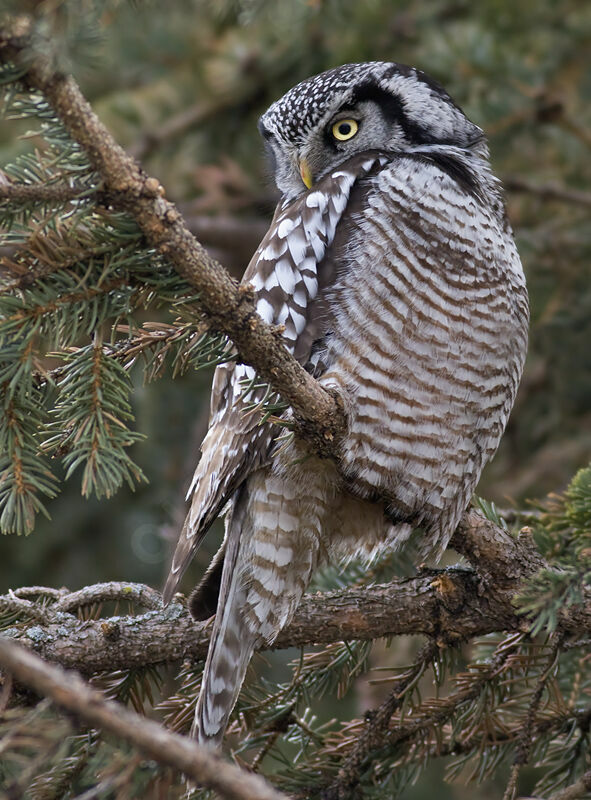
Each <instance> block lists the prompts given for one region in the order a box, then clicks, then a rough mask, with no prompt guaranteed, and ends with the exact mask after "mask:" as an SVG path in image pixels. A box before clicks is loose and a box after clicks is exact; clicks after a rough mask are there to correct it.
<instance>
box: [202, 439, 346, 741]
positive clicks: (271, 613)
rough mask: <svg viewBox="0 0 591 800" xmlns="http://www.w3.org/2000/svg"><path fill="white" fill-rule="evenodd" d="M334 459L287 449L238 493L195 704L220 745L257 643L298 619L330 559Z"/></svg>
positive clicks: (206, 733)
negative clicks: (326, 541)
mask: <svg viewBox="0 0 591 800" xmlns="http://www.w3.org/2000/svg"><path fill="white" fill-rule="evenodd" d="M291 458H292V459H293V453H292V455H291ZM326 464H327V462H320V461H319V459H310V460H309V461H307V462H305V463H303V464H297V465H294V464H293V461H292V462H290V461H289V456H287V455H285V456H284V458H283V461H282V462H278V461H277V460H276V461H275V463H274V465H273V467H267V468H264V469H260V470H258V471H256V472H254V473H252V474H251V475H250V476H249V477H248V478H247V480H246V481H245V483H244V484H243V485H242V487H241V489H240V490H239V492H238V496H237V498H236V502H235V504H234V507H233V509H232V511H231V515H230V516H229V519H228V524H227V533H226V539H225V547H226V552H225V556H224V560H223V569H222V578H221V586H220V596H219V601H218V606H217V613H216V618H215V622H214V627H213V632H212V639H211V644H210V648H209V652H208V655H207V661H206V664H205V671H204V674H203V684H202V687H201V693H200V695H199V699H198V701H197V708H196V711H195V723H194V726H193V734H194V735H195V736H196V737H197V739H198V740H199V741H200V742H201V743H207V744H209V745H211V746H214V747H215V746H219V745H220V743H221V741H222V739H223V735H224V731H225V729H226V726H227V723H228V719H229V717H230V714H231V712H232V709H233V707H234V704H235V702H236V699H237V697H238V693H239V691H240V687H241V686H242V682H243V680H244V676H245V674H246V669H247V667H248V664H249V662H250V659H251V657H252V654H253V652H254V650H255V648H256V647H257V646H258V645H259V644H262V643H263V642H266V643H268V644H271V643H272V642H273V641H274V640H275V638H276V637H277V635H278V634H279V632H280V631H281V629H282V628H283V627H284V626H285V625H286V624H287V623H288V622H289V621H290V620H291V618H292V616H293V613H294V611H295V609H296V607H297V605H298V603H299V601H300V599H301V597H302V594H303V593H304V591H305V589H306V587H307V586H308V583H309V582H310V578H311V576H312V573H313V571H314V570H315V568H316V566H317V565H318V562H319V560H321V559H322V558H323V554H324V548H323V546H322V544H321V535H322V530H323V527H325V523H326V520H327V518H328V516H330V514H332V513H334V498H335V496H336V492H335V486H334V481H333V478H334V476H333V475H332V473H331V474H330V476H329V475H328V474H327V467H326ZM329 472H330V470H329Z"/></svg>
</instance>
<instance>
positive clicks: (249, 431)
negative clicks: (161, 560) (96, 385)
mask: <svg viewBox="0 0 591 800" xmlns="http://www.w3.org/2000/svg"><path fill="white" fill-rule="evenodd" d="M383 159H384V157H383V156H381V155H380V154H378V153H375V154H364V155H362V156H356V157H354V158H352V159H351V160H350V161H348V162H347V163H345V164H344V165H341V166H340V167H339V169H338V170H336V171H335V172H333V173H331V174H329V175H327V176H326V177H325V178H323V179H322V180H321V181H320V182H319V183H318V184H317V186H315V187H314V188H313V189H312V190H310V191H309V192H306V193H305V194H303V195H301V196H300V197H298V198H296V199H295V200H294V201H291V202H284V203H283V204H281V205H279V206H278V208H277V211H276V213H275V217H274V219H273V222H272V224H271V227H270V228H269V231H268V232H267V234H266V235H265V237H264V239H263V241H262V242H261V244H260V246H259V248H258V249H257V251H256V253H255V254H254V256H253V258H252V260H251V262H250V264H249V266H248V269H247V270H246V272H245V274H244V278H243V283H251V284H252V285H253V287H254V290H255V296H256V310H257V312H258V313H259V314H260V316H261V317H262V318H263V319H264V320H265V322H268V323H272V324H275V325H283V326H284V327H285V330H284V332H283V338H284V341H285V346H286V347H287V348H288V350H289V351H290V352H291V353H294V355H295V356H296V358H298V360H299V361H300V362H301V363H306V362H307V361H308V358H309V356H310V352H311V349H312V345H313V342H314V339H315V338H316V335H317V327H318V326H317V324H316V323H315V322H314V321H313V320H312V319H311V318H312V308H313V306H314V300H315V299H316V297H317V295H318V289H319V281H320V282H321V283H322V282H324V283H325V282H326V280H327V277H326V276H323V275H322V269H321V268H322V262H323V259H324V256H325V254H326V252H327V249H328V248H329V247H330V245H331V243H332V241H333V239H334V236H335V231H336V228H337V225H338V222H339V220H340V219H341V216H342V214H343V212H344V210H345V208H346V207H347V203H348V200H349V195H350V193H351V189H352V188H353V186H354V184H355V182H356V181H357V180H358V179H359V178H361V177H363V176H365V175H367V174H368V173H369V172H370V171H371V170H372V169H373V168H374V166H376V165H377V164H378V163H381V162H382V161H383ZM316 316H317V312H316ZM254 377H255V371H254V370H253V368H252V367H249V366H247V365H246V364H234V363H232V364H231V363H228V364H224V365H222V366H220V367H218V368H217V370H216V372H215V376H214V382H213V389H212V399H211V414H210V424H209V429H208V432H207V435H206V436H205V439H204V440H203V443H202V446H201V452H202V455H201V460H200V461H199V464H198V466H197V469H196V471H195V475H194V477H193V481H192V483H191V486H190V488H189V492H188V495H187V496H188V497H190V496H192V500H191V508H190V510H189V513H188V515H187V518H186V520H185V523H184V525H183V529H182V531H181V535H180V537H179V541H178V544H177V547H176V550H175V553H174V557H173V561H172V566H171V568H170V573H169V576H168V579H167V581H166V585H165V587H164V592H163V599H164V602H165V603H168V602H169V601H170V599H171V597H172V595H173V593H174V591H175V590H176V587H177V586H178V583H179V581H180V579H181V576H182V574H183V572H184V571H185V569H186V568H187V566H188V565H189V563H190V561H191V559H192V558H193V555H194V553H195V550H196V549H197V547H198V545H199V543H200V542H201V540H202V539H203V536H204V535H205V534H206V533H207V530H208V528H209V527H210V525H211V524H212V522H213V521H214V519H215V518H216V517H217V516H218V514H219V513H220V511H221V510H222V508H223V507H224V505H225V504H226V502H227V501H228V500H229V499H230V498H231V497H232V495H233V494H234V492H235V491H236V490H237V489H238V488H239V486H240V485H241V484H242V483H243V481H244V480H245V479H246V478H247V477H248V475H249V474H250V472H252V471H253V470H254V469H256V468H257V467H259V466H260V465H261V464H262V463H264V461H265V459H266V458H267V455H268V451H269V447H270V444H271V442H272V440H273V436H274V431H273V426H272V425H269V424H265V425H259V424H258V418H257V415H256V414H252V413H251V414H249V413H245V410H246V407H245V402H244V399H243V395H244V388H245V385H247V384H248V383H249V382H250V381H251V380H252V379H253V378H254ZM256 399H260V398H257V395H256V393H255V394H254V395H253V393H252V392H251V393H250V394H249V397H248V402H249V403H252V401H253V400H256Z"/></svg>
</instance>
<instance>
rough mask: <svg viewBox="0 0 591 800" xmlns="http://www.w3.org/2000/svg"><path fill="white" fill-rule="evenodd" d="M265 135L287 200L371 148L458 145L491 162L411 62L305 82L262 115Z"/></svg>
mask: <svg viewBox="0 0 591 800" xmlns="http://www.w3.org/2000/svg"><path fill="white" fill-rule="evenodd" d="M259 130H260V132H261V134H262V136H263V138H264V139H265V141H266V144H267V149H268V151H269V154H270V156H271V160H272V162H273V166H274V170H275V182H276V183H277V186H278V188H279V190H280V191H281V192H282V193H283V195H284V196H286V197H288V198H289V197H295V196H297V195H299V194H301V193H302V192H305V191H306V189H309V188H310V187H311V186H313V185H314V184H315V183H316V182H317V181H318V180H319V179H320V178H322V177H323V176H324V175H326V174H327V173H328V172H331V171H332V170H334V169H335V168H336V167H338V166H339V164H342V163H343V161H346V160H347V159H349V158H350V157H351V156H354V155H356V154H357V153H362V152H366V151H368V150H379V151H382V152H386V153H387V152H392V153H401V152H404V151H412V150H416V149H421V150H423V149H426V148H428V147H429V146H441V145H451V146H453V147H459V148H462V149H465V150H468V151H470V152H473V153H474V154H475V155H477V156H479V157H483V158H486V157H487V156H488V151H487V148H486V143H485V140H484V135H483V132H482V130H481V129H480V128H479V127H478V126H477V125H474V123H472V122H470V120H469V119H468V118H467V117H466V116H465V115H464V114H463V112H462V110H461V109H460V108H458V106H457V105H456V104H455V103H454V102H453V100H452V99H451V97H450V96H449V95H448V94H447V92H446V91H445V90H444V89H443V88H442V87H441V86H439V85H438V84H437V83H435V81H433V80H431V79H430V78H429V77H428V76H427V75H425V73H423V72H421V71H420V70H417V69H415V68H413V67H407V66H405V65H404V64H395V63H387V62H378V61H375V62H369V63H366V64H345V65H344V66H342V67H337V68H335V69H331V70H328V71H327V72H323V73H322V74H320V75H316V76H315V77H313V78H308V80H305V81H303V82H302V83H299V84H298V85H297V86H294V88H293V89H290V91H289V92H287V94H285V95H284V96H283V97H282V98H281V99H280V100H277V102H275V103H273V105H272V106H271V107H270V108H269V109H268V110H267V111H266V112H265V113H264V114H263V116H262V117H261V119H260V122H259Z"/></svg>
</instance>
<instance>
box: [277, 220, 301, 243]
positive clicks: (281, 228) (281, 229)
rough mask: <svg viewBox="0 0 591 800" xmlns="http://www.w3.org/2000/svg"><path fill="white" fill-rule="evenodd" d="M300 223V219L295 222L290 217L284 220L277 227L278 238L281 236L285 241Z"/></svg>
mask: <svg viewBox="0 0 591 800" xmlns="http://www.w3.org/2000/svg"><path fill="white" fill-rule="evenodd" d="M299 221H300V220H299V217H298V218H297V219H295V220H294V219H290V217H286V218H285V219H282V220H281V222H280V223H279V225H278V227H277V236H279V238H280V239H285V238H286V237H287V236H288V235H289V234H290V233H291V232H292V230H293V229H294V228H295V226H296V224H297V223H299Z"/></svg>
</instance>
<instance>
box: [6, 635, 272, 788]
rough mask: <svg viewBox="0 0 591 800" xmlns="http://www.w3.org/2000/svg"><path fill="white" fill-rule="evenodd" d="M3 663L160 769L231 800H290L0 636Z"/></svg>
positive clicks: (21, 678) (25, 680) (56, 701)
mask: <svg viewBox="0 0 591 800" xmlns="http://www.w3.org/2000/svg"><path fill="white" fill-rule="evenodd" d="M0 664H2V666H3V667H4V669H5V670H7V671H8V672H9V673H10V674H11V675H12V676H13V677H14V678H16V679H17V680H18V681H20V682H21V683H23V684H25V685H26V686H29V687H31V688H32V689H34V690H35V691H36V692H39V693H40V694H42V695H44V696H46V697H50V698H51V699H52V700H53V701H54V702H55V703H56V704H57V705H58V706H60V707H61V708H65V709H67V710H68V711H71V712H73V713H74V714H76V716H77V717H81V718H82V719H84V720H85V721H87V722H88V723H89V724H90V725H92V726H93V727H97V728H100V729H101V730H104V731H108V732H109V733H112V734H114V735H115V736H118V737H120V738H122V739H125V740H126V741H128V742H132V743H133V744H134V745H135V746H136V747H138V748H139V749H140V750H141V751H142V752H144V753H145V754H146V755H148V756H149V757H150V758H153V759H154V760H155V761H158V763H160V764H165V765H166V766H169V767H173V768H174V769H177V770H179V772H182V773H184V774H185V775H187V776H188V777H189V778H192V779H193V780H194V781H197V782H198V783H199V784H201V785H204V786H207V787H208V788H211V789H215V790H216V791H217V792H219V794H220V795H221V797H223V798H227V800H287V799H286V797H285V795H283V794H281V793H279V792H277V791H276V790H275V789H273V788H272V787H271V786H270V785H269V784H268V783H267V782H266V781H264V780H263V779H262V778H261V777H260V776H258V775H254V774H253V773H250V772H245V771H244V770H242V769H240V768H239V767H236V766H234V765H233V764H231V763H228V762H227V761H225V760H224V759H223V758H221V757H220V756H218V755H216V754H215V753H213V752H211V751H209V750H207V749H206V748H204V747H200V746H199V745H197V744H196V743H195V742H194V741H193V740H192V739H189V738H187V737H186V736H179V735H178V734H175V733H170V732H169V731H167V730H166V728H164V727H163V726H162V725H159V724H158V723H157V722H154V721H153V720H150V719H147V718H146V717H144V716H141V715H139V714H135V713H134V712H132V711H129V710H128V709H126V708H125V707H124V706H122V705H121V704H120V703H116V702H114V701H113V700H106V699H105V698H104V696H103V695H102V694H101V693H100V692H98V691H96V690H95V689H92V688H91V687H90V686H88V685H87V684H86V683H85V682H84V681H83V680H82V679H81V678H80V677H79V676H78V675H76V674H74V673H72V672H66V671H65V670H63V669H61V668H60V667H56V666H54V665H52V664H46V663H45V662H44V661H43V660H42V659H40V658H39V656H36V655H34V654H33V653H30V652H28V651H27V650H26V649H24V648H22V647H19V646H18V645H16V644H14V643H13V642H10V641H8V640H7V639H5V638H4V637H0Z"/></svg>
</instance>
